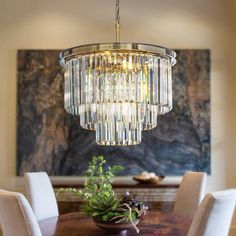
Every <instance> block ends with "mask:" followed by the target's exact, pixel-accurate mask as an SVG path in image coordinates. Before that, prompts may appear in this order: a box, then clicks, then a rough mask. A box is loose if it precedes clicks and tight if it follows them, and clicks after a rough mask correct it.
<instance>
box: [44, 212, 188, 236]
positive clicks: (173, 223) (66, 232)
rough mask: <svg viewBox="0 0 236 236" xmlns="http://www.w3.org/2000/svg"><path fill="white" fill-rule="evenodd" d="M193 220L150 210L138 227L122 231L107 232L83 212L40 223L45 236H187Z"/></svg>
mask: <svg viewBox="0 0 236 236" xmlns="http://www.w3.org/2000/svg"><path fill="white" fill-rule="evenodd" d="M190 224H191V220H190V219H188V218H185V217H181V216H178V215H175V214H173V213H165V212H157V211H148V212H147V214H146V216H144V218H143V219H142V220H141V221H140V222H139V224H138V225H137V227H138V228H139V229H140V233H139V234H137V233H136V231H135V230H134V229H130V230H127V231H122V232H107V231H105V230H102V229H99V228H97V227H96V226H95V224H94V223H93V221H92V219H91V218H90V217H87V216H84V215H83V214H82V213H78V212H76V213H70V214H64V215H60V216H59V217H54V218H50V219H47V220H44V221H41V222H40V223H39V226H40V229H41V231H42V235H43V236H52V235H55V236H102V235H107V236H109V235H120V236H137V235H145V236H155V235H158V236H186V235H187V233H188V230H189V227H190Z"/></svg>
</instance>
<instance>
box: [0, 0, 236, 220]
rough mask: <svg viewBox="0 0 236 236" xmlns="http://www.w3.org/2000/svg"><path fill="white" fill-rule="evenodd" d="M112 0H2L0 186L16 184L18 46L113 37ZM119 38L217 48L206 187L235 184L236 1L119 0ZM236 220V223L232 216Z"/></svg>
mask: <svg viewBox="0 0 236 236" xmlns="http://www.w3.org/2000/svg"><path fill="white" fill-rule="evenodd" d="M114 2H115V1H111V0H99V1H97V0H58V1H47V0H41V1H36V0H11V1H9V0H0V6H1V7H0V52H1V53H0V114H1V116H0V186H1V187H2V188H8V189H17V188H19V187H21V183H22V180H21V179H19V178H16V176H15V166H16V161H15V160H16V154H15V153H16V50H17V49H29V48H31V49H47V48H49V49H50V48H51V49H52V48H67V47H71V46H76V45H79V44H85V43H93V42H107V41H113V40H114V13H113V12H114ZM120 5H121V10H120V11H121V39H122V40H123V41H130V42H132V41H134V42H136V41H138V42H146V43H153V44H159V45H166V46H168V47H171V48H209V49H211V53H212V71H211V115H212V116H211V124H212V175H211V176H210V177H209V179H208V191H214V190H220V189H224V188H232V187H236V159H235V158H234V156H235V152H236V143H235V142H236V141H235V140H236V126H235V125H234V124H235V118H236V108H235V105H236V104H235V101H236V94H235V92H234V89H235V88H236V82H235V76H236V66H235V59H234V52H235V53H236V46H235V45H236V43H235V36H236V30H235V23H236V17H235V15H236V14H235V12H236V3H235V1H233V0H229V1H224V0H208V1H205V0H198V1H188V0H179V1H173V0H172V1H171V0H166V1H161V0H146V1H143V0H123V1H122V0H121V4H120ZM235 224H236V220H235Z"/></svg>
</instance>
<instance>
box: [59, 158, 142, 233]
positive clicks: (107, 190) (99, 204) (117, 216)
mask: <svg viewBox="0 0 236 236" xmlns="http://www.w3.org/2000/svg"><path fill="white" fill-rule="evenodd" d="M105 163H106V160H105V158H104V157H103V156H97V157H96V156H95V157H93V158H92V161H91V162H89V167H88V170H87V171H86V174H85V176H86V179H85V183H84V189H83V190H82V191H81V190H78V189H74V188H67V189H59V190H58V193H60V192H72V193H74V194H75V195H77V196H78V197H79V198H82V199H83V200H84V204H83V205H82V206H81V210H82V212H83V213H85V214H86V215H89V216H91V217H92V219H93V221H94V223H95V224H96V225H97V226H98V227H101V228H103V229H112V230H124V229H128V228H131V227H134V228H135V230H136V231H137V233H138V232H139V230H138V228H137V226H136V225H137V224H138V222H139V219H140V218H141V216H143V215H144V214H145V213H146V207H145V205H144V204H143V202H141V201H138V200H137V198H136V197H137V196H136V195H132V194H130V193H128V192H127V193H125V194H124V195H123V196H121V197H119V198H118V197H117V196H116V195H115V193H114V191H113V188H112V181H113V179H114V176H115V174H116V173H117V172H118V171H120V170H122V169H123V167H121V166H118V165H113V166H109V167H108V168H107V169H105Z"/></svg>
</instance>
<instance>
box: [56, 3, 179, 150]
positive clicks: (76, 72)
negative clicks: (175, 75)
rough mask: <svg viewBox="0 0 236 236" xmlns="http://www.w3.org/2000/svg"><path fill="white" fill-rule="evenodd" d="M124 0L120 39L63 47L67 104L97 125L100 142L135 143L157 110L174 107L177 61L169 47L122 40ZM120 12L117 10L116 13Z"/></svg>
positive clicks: (87, 125)
mask: <svg viewBox="0 0 236 236" xmlns="http://www.w3.org/2000/svg"><path fill="white" fill-rule="evenodd" d="M118 4H119V1H117V5H116V40H117V42H115V43H99V44H89V45H82V46H78V47H74V48H70V49H67V50H64V51H63V52H61V54H60V62H61V64H62V65H63V66H64V68H65V74H64V77H65V91H64V106H65V110H66V111H67V112H68V113H71V114H73V115H78V116H80V125H81V127H82V128H84V129H88V130H95V132H96V142H97V144H100V145H122V146H125V145H135V144H139V143H140V142H141V134H142V130H150V129H153V128H155V127H156V126H157V117H158V115H163V114H165V113H167V112H169V111H170V110H171V109H172V66H173V65H174V64H175V63H176V59H175V58H176V53H175V52H174V51H173V50H171V49H168V48H164V47H160V46H156V45H150V44H143V43H123V42H122V43H121V42H119V29H120V27H119V14H118V13H119V5H118ZM117 12H118V13H117Z"/></svg>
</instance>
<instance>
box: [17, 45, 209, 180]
mask: <svg viewBox="0 0 236 236" xmlns="http://www.w3.org/2000/svg"><path fill="white" fill-rule="evenodd" d="M59 52H60V50H19V51H18V54H17V62H18V65H17V69H18V81H17V83H18V101H17V103H18V107H17V121H18V126H17V175H23V174H24V172H26V171H46V172H47V173H48V174H49V175H56V176H61V175H63V176H68V175H77V176H81V175H83V173H84V170H86V168H87V164H88V161H89V160H90V159H91V158H92V156H94V155H104V156H106V157H107V163H108V164H111V163H112V164H122V165H123V166H124V167H125V169H124V170H123V171H122V172H121V173H120V174H121V175H136V174H139V173H140V172H142V171H144V170H147V171H150V172H155V173H156V174H158V175H165V176H167V175H168V176H169V175H182V174H183V173H184V172H185V171H188V170H193V171H205V172H207V173H210V51H209V50H176V52H177V55H178V56H177V60H178V62H177V64H176V65H175V66H174V69H173V99H174V108H173V110H172V111H171V112H170V113H168V114H166V115H164V116H159V118H158V127H157V128H155V129H153V130H151V131H143V135H142V143H141V144H140V145H137V146H127V147H105V146H98V145H96V143H95V133H94V132H92V131H87V130H83V129H82V128H81V127H80V125H79V120H78V119H79V118H78V117H73V116H72V115H70V114H67V113H66V112H65V111H64V108H63V99H64V98H63V96H64V95H63V89H64V79H63V73H62V72H63V71H62V68H61V66H60V65H59V59H58V55H59Z"/></svg>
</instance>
